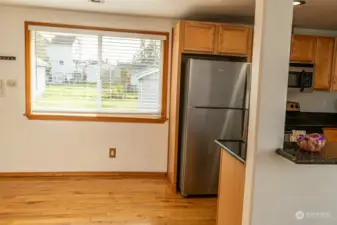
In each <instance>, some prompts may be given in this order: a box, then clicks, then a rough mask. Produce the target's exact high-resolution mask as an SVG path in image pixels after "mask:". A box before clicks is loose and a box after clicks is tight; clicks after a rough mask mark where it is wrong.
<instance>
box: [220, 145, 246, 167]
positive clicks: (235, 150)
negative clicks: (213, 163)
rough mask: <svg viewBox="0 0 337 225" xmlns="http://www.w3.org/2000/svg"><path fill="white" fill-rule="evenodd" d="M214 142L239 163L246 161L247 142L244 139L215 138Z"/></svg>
mask: <svg viewBox="0 0 337 225" xmlns="http://www.w3.org/2000/svg"><path fill="white" fill-rule="evenodd" d="M215 143H217V144H218V145H219V146H220V148H221V149H222V150H224V151H226V152H228V153H229V154H230V155H231V156H233V157H234V158H235V159H237V160H239V161H240V162H241V163H243V164H245V163H246V146H247V143H246V142H245V141H232V140H215Z"/></svg>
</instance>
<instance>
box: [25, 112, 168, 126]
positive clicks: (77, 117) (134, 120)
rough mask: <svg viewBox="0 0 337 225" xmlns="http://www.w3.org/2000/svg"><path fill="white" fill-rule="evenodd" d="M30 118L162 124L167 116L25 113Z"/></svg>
mask: <svg viewBox="0 0 337 225" xmlns="http://www.w3.org/2000/svg"><path fill="white" fill-rule="evenodd" d="M24 116H26V117H27V118H28V119H29V120H55V121H91V122H121V123H157V124H162V123H165V122H166V121H167V119H166V118H137V117H133V118H132V117H107V116H87V115H84V116H81V115H48V114H25V115H24Z"/></svg>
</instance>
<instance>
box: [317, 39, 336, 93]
mask: <svg viewBox="0 0 337 225" xmlns="http://www.w3.org/2000/svg"><path fill="white" fill-rule="evenodd" d="M334 45H335V39H334V38H330V37H317V45H316V57H315V78H314V80H315V84H314V88H315V89H318V90H329V88H330V79H331V73H332V68H333V56H334Z"/></svg>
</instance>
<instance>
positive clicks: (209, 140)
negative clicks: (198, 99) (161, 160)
mask: <svg viewBox="0 0 337 225" xmlns="http://www.w3.org/2000/svg"><path fill="white" fill-rule="evenodd" d="M246 112H247V110H231V109H205V108H188V109H187V111H186V114H185V119H184V122H183V130H182V132H183V133H182V134H183V136H182V140H181V146H180V149H181V156H180V191H181V193H182V195H184V196H188V195H214V194H217V192H218V179H219V163H220V150H219V148H218V147H217V145H216V143H214V140H216V139H229V140H241V139H242V134H243V129H244V124H243V123H244V115H245V113H246Z"/></svg>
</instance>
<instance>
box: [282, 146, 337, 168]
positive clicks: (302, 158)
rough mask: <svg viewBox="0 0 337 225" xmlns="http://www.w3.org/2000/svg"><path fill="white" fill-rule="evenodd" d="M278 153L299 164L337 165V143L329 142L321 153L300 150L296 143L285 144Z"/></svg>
mask: <svg viewBox="0 0 337 225" xmlns="http://www.w3.org/2000/svg"><path fill="white" fill-rule="evenodd" d="M276 152H277V153H278V154H279V155H280V156H282V157H284V158H286V159H288V160H290V161H292V162H294V163H297V164H337V142H327V143H326V145H325V147H324V148H323V149H322V151H321V152H319V153H311V152H306V151H303V150H300V148H299V147H298V145H297V143H295V142H285V143H284V146H283V149H277V150H276Z"/></svg>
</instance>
